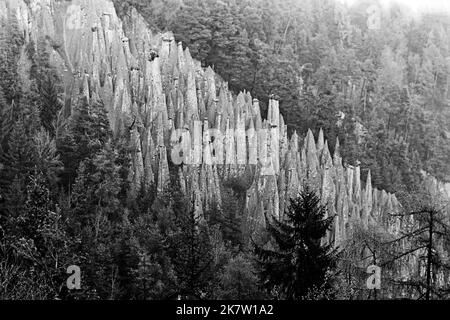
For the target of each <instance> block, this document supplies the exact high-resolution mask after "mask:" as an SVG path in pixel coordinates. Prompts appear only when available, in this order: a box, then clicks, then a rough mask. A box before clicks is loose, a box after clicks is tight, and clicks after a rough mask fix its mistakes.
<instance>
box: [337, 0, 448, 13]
mask: <svg viewBox="0 0 450 320" xmlns="http://www.w3.org/2000/svg"><path fill="white" fill-rule="evenodd" d="M338 1H341V2H346V3H349V4H352V3H355V2H357V1H358V0H338ZM379 1H380V3H382V4H389V3H391V2H399V3H401V4H404V5H407V6H408V7H410V8H411V9H412V10H413V11H415V12H421V11H429V10H432V11H448V12H450V0H379Z"/></svg>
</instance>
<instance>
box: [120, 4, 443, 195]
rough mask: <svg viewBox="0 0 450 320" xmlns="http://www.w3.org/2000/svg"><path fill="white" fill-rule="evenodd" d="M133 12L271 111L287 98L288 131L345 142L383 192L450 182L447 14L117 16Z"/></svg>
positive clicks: (235, 7)
mask: <svg viewBox="0 0 450 320" xmlns="http://www.w3.org/2000/svg"><path fill="white" fill-rule="evenodd" d="M128 6H134V7H136V8H137V9H138V10H139V12H140V13H142V14H143V15H144V17H145V18H146V20H147V22H148V23H149V24H150V25H151V26H152V27H154V28H155V29H160V30H171V31H173V32H174V33H175V37H176V39H177V40H179V41H183V44H184V45H185V46H187V47H189V49H190V50H191V53H192V55H193V56H194V57H195V58H197V59H199V60H200V61H202V63H204V64H205V65H210V66H213V68H214V70H215V71H216V72H217V73H218V74H219V75H220V76H221V77H223V79H224V80H225V81H228V83H229V85H230V87H231V88H233V89H234V90H244V89H246V90H249V91H250V93H251V94H252V95H253V96H255V97H257V98H258V99H260V100H262V101H264V103H265V104H264V105H265V106H266V108H267V103H268V99H269V95H270V94H275V95H277V96H278V97H279V98H280V108H281V112H282V114H283V115H284V117H285V119H286V124H288V126H289V129H290V132H293V130H297V132H298V133H299V134H301V135H304V134H306V131H307V130H308V128H311V129H313V131H314V132H315V133H316V134H317V133H318V131H319V129H320V128H323V129H324V131H325V137H326V138H328V139H329V140H331V141H334V137H335V136H339V138H340V141H341V142H343V143H342V144H343V145H344V151H343V153H344V159H345V160H346V161H348V163H354V161H356V159H358V160H359V161H361V166H362V168H363V170H367V169H370V170H371V173H372V182H373V183H374V184H375V185H376V186H377V187H379V188H381V189H385V190H387V191H391V192H392V191H396V190H399V188H407V189H410V188H413V186H414V185H415V184H417V183H418V181H419V180H420V174H419V172H420V170H421V169H423V170H425V171H427V172H429V173H431V174H433V175H434V176H436V177H438V178H439V179H441V180H446V181H449V179H450V161H449V159H450V108H449V99H450V91H449V89H450V76H449V75H450V22H449V21H450V17H449V15H448V14H447V13H445V12H432V11H430V12H423V13H422V14H419V15H417V14H416V15H412V14H411V12H410V11H409V9H408V8H407V7H405V6H401V5H398V4H395V3H391V5H390V6H389V7H386V6H381V5H379V4H378V2H377V1H357V2H356V4H355V5H353V6H351V7H349V6H347V5H344V4H342V3H341V2H338V1H333V0H325V1H313V0H305V1H294V0H248V1H233V0H223V1H214V0H213V1H196V0H152V1H148V0H129V1H117V3H116V7H117V8H118V10H119V12H121V11H122V12H126V10H127V8H128ZM378 13H379V14H378ZM372 25H373V26H372ZM342 113H343V114H342ZM344 116H345V117H344ZM340 117H342V118H343V119H342V120H341V121H338V119H339V118H340ZM331 147H332V148H333V146H331Z"/></svg>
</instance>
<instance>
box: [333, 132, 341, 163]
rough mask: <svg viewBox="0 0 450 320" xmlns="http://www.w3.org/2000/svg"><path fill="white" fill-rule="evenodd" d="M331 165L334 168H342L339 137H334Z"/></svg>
mask: <svg viewBox="0 0 450 320" xmlns="http://www.w3.org/2000/svg"><path fill="white" fill-rule="evenodd" d="M333 163H334V165H335V166H342V157H341V145H340V143H339V137H336V145H335V146H334V155H333Z"/></svg>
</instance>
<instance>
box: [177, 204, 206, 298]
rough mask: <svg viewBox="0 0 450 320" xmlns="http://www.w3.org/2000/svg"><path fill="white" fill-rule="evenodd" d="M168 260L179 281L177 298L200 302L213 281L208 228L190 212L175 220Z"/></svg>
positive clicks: (192, 211)
mask: <svg viewBox="0 0 450 320" xmlns="http://www.w3.org/2000/svg"><path fill="white" fill-rule="evenodd" d="M169 241H170V243H171V245H170V249H169V252H170V257H171V259H172V263H173V265H174V270H175V274H176V276H177V279H178V286H179V287H178V288H179V289H178V292H177V293H178V294H179V295H181V296H187V297H190V298H196V299H203V298H205V296H206V295H207V294H208V290H209V289H210V285H209V283H210V281H211V279H212V278H213V276H214V274H213V267H214V265H213V256H212V250H211V249H212V247H211V240H210V238H209V234H208V230H207V226H206V225H205V224H204V223H203V222H202V220H201V218H200V217H199V216H196V214H195V212H194V210H193V209H191V210H186V211H185V212H184V213H183V214H182V215H180V216H179V217H178V219H177V229H176V232H175V233H174V234H173V235H172V236H171V237H170V240H169Z"/></svg>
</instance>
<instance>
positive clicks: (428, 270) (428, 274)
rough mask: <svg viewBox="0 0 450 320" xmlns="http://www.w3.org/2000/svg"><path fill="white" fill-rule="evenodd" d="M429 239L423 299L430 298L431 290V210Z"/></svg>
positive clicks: (431, 215) (431, 213)
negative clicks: (425, 287)
mask: <svg viewBox="0 0 450 320" xmlns="http://www.w3.org/2000/svg"><path fill="white" fill-rule="evenodd" d="M429 224H430V226H429V239H428V248H427V250H428V255H427V291H426V294H425V299H426V300H430V291H431V254H432V248H433V212H432V211H431V212H430V221H429Z"/></svg>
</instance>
